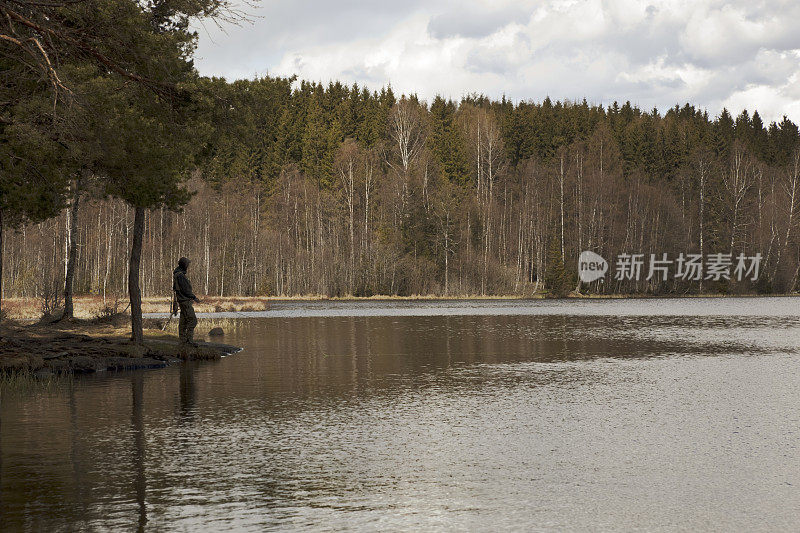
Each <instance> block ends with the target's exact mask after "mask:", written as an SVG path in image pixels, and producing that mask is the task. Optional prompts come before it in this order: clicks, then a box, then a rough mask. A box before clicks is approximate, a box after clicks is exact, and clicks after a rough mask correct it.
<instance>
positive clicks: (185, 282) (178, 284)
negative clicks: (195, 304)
mask: <svg viewBox="0 0 800 533" xmlns="http://www.w3.org/2000/svg"><path fill="white" fill-rule="evenodd" d="M172 290H173V291H175V295H176V296H177V297H178V301H179V302H188V301H191V300H197V296H195V295H194V293H193V292H192V284H191V283H190V282H189V278H187V277H186V267H184V266H183V265H178V268H176V269H175V270H173V271H172Z"/></svg>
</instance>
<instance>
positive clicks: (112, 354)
mask: <svg viewBox="0 0 800 533" xmlns="http://www.w3.org/2000/svg"><path fill="white" fill-rule="evenodd" d="M83 329H86V328H85V327H84V328H83ZM92 333H94V334H86V333H82V332H80V333H79V332H75V331H69V330H65V329H55V330H54V329H51V328H45V327H40V326H39V327H30V326H28V327H14V328H3V331H2V338H0V373H30V374H34V375H39V376H47V375H53V374H87V373H93V372H105V371H119V370H137V369H150V368H163V367H166V366H169V365H170V364H173V363H176V362H180V361H191V360H215V359H220V358H221V357H224V356H226V355H231V354H234V353H236V352H238V351H240V348H238V347H236V346H231V345H228V344H220V343H212V342H199V343H198V346H197V347H196V348H194V347H185V346H181V345H180V344H179V343H178V341H177V340H176V339H174V338H171V337H169V336H166V335H163V334H159V333H160V332H157V333H154V334H151V335H150V336H146V338H145V342H144V345H142V346H137V345H135V344H133V343H131V342H130V341H129V340H127V338H125V337H120V336H119V335H115V334H114V333H116V332H115V331H114V332H110V331H108V330H103V329H99V330H97V331H94V332H92ZM109 333H111V334H110V335H109Z"/></svg>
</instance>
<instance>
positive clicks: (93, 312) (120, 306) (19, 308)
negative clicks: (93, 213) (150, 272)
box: [3, 293, 800, 321]
mask: <svg viewBox="0 0 800 533" xmlns="http://www.w3.org/2000/svg"><path fill="white" fill-rule="evenodd" d="M797 296H800V294H797V293H789V294H717V293H704V294H662V295H653V294H574V293H573V294H570V295H569V296H566V297H563V298H550V297H548V296H546V295H544V294H532V295H518V294H508V295H468V296H443V295H411V296H391V295H375V296H322V295H303V296H223V297H221V298H220V297H218V296H200V303H197V304H195V311H196V312H197V313H201V314H207V313H224V312H259V311H268V310H269V308H270V306H271V305H273V304H280V303H290V302H297V303H302V302H309V303H314V302H317V303H319V302H437V301H438V302H447V301H451V302H462V301H470V300H473V301H474V300H478V301H487V302H488V301H500V300H514V301H526V300H527V301H530V300H576V301H579V300H634V299H643V300H659V299H661V300H675V299H690V298H691V299H699V298H719V299H726V298H786V297H789V298H794V297H797ZM114 305H115V304H114V300H113V299H111V298H107V299H106V302H105V303H104V302H103V299H102V298H101V297H99V296H85V295H84V296H76V297H75V314H76V317H77V318H84V319H93V318H97V317H99V316H102V315H103V314H104V312H107V311H108V309H109V308H114ZM126 307H127V300H126V299H120V300H118V301H116V310H117V311H118V312H124V311H125V310H126ZM169 307H170V296H169V295H163V296H148V297H145V298H143V299H142V311H143V313H144V314H145V316H148V315H150V316H153V315H163V314H166V313H168V312H169ZM3 311H4V314H5V316H6V317H7V318H10V319H12V320H23V321H28V320H38V319H39V318H41V316H42V311H41V301H40V300H39V299H38V298H6V299H4V300H3Z"/></svg>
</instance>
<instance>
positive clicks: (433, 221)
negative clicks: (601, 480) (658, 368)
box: [4, 77, 800, 296]
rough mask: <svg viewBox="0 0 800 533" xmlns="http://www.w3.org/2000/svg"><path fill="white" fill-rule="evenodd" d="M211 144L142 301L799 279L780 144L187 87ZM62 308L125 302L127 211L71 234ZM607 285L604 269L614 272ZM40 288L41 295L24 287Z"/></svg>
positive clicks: (504, 108) (798, 140) (674, 125)
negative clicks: (70, 267)
mask: <svg viewBox="0 0 800 533" xmlns="http://www.w3.org/2000/svg"><path fill="white" fill-rule="evenodd" d="M202 83H203V84H204V89H203V90H205V91H207V92H208V94H210V95H213V99H214V102H215V104H214V106H213V109H212V117H211V119H210V123H211V124H212V126H213V135H211V136H210V137H209V140H208V141H207V142H206V143H205V144H204V146H203V148H202V153H201V155H200V156H199V157H198V158H197V163H196V165H195V167H194V174H193V176H194V177H193V179H192V181H191V183H190V189H191V190H192V191H193V192H194V195H193V196H192V199H191V200H190V201H189V202H188V203H187V204H186V205H185V206H184V207H183V209H182V211H180V212H173V211H170V210H168V209H167V208H164V207H161V208H159V209H156V210H149V211H148V212H147V217H146V220H145V239H144V248H143V254H142V273H143V278H142V287H143V290H144V293H145V294H149V295H156V294H167V293H168V292H169V290H170V288H171V268H172V267H173V266H174V265H173V264H174V263H175V261H176V259H177V258H178V257H180V256H181V255H186V256H188V257H190V258H192V259H193V265H192V278H193V279H194V282H195V285H196V287H197V289H198V291H199V292H201V293H205V294H214V295H276V296H293V295H328V296H346V295H356V296H370V295H413V294H435V295H443V296H445V295H451V296H461V295H475V294H503V295H510V294H518V295H530V294H533V293H536V292H540V291H543V290H544V291H549V292H551V293H554V294H565V293H567V292H569V291H571V290H576V289H577V290H580V291H581V292H584V293H654V294H683V293H697V292H721V293H742V292H748V293H750V292H762V293H763V292H788V291H792V290H794V289H795V286H796V284H797V278H798V267H800V255H799V254H800V235H798V230H799V229H800V228H798V222H800V221H799V220H798V215H799V213H798V203H800V197H798V193H799V192H800V183H799V182H798V178H799V177H800V175H799V174H798V172H799V171H800V168H798V167H799V165H800V161H798V154H800V150H798V147H799V146H800V137H798V128H797V126H796V125H795V124H794V123H793V122H791V121H790V120H788V119H786V118H784V119H783V120H782V121H781V122H780V123H772V124H768V125H767V124H764V123H763V121H762V119H761V118H760V116H759V114H758V113H757V112H754V113H753V114H752V115H750V114H749V113H748V112H747V111H743V112H742V113H741V114H739V115H738V116H736V117H733V116H731V114H730V113H729V112H728V111H727V110H723V111H722V112H721V114H720V115H718V116H717V117H714V118H713V119H712V118H710V117H709V116H708V114H707V113H706V112H704V111H701V110H698V109H696V108H694V107H692V106H691V105H688V104H687V105H684V106H683V107H679V106H676V107H674V108H672V109H669V110H667V111H666V112H665V113H663V114H662V113H660V112H659V111H658V110H655V109H654V110H651V111H643V110H641V109H638V108H637V107H636V106H634V105H632V104H630V103H629V102H626V103H625V104H623V105H619V104H617V103H614V104H612V105H610V106H605V107H604V106H599V105H590V104H588V103H587V102H585V101H584V102H552V101H551V100H550V99H549V98H546V99H545V100H544V101H542V102H532V101H522V102H518V103H513V102H511V101H509V100H506V99H501V100H492V99H489V98H487V97H484V96H480V95H473V96H469V97H465V98H463V99H462V100H461V101H459V102H454V101H451V100H446V99H443V98H441V97H436V98H434V99H433V100H432V101H431V102H429V103H428V102H424V101H421V100H419V99H418V98H417V97H415V96H413V95H412V96H410V97H409V96H399V97H398V96H396V95H394V94H393V91H392V89H391V88H390V87H385V88H383V89H381V90H380V91H379V92H376V91H369V90H367V89H366V88H360V87H358V86H356V85H353V86H352V87H348V86H345V85H343V84H341V83H331V84H329V85H327V86H323V85H321V84H317V83H308V82H304V81H301V82H297V81H296V80H294V79H287V78H279V77H278V78H273V77H263V78H260V79H254V80H241V81H235V82H232V83H228V82H226V81H225V80H222V79H204V80H202ZM70 215H71V213H70V211H69V210H68V209H65V210H64V211H63V212H62V213H61V215H60V216H59V217H56V218H54V219H51V220H48V221H46V222H43V223H42V224H39V225H32V226H28V227H24V228H22V229H21V231H19V232H17V233H15V234H14V235H13V237H12V238H10V239H9V242H8V244H7V246H8V248H7V250H8V253H7V254H4V255H5V256H6V257H7V260H8V263H7V265H6V268H7V269H8V271H9V272H10V276H9V277H8V278H7V282H6V286H5V289H4V290H5V291H6V294H13V295H23V296H36V295H38V294H40V293H41V292H42V291H45V292H46V291H48V290H49V291H53V290H57V288H58V287H59V286H60V284H61V283H62V279H63V275H64V270H65V264H66V257H67V250H68V248H67V243H68V237H67V236H68V234H69V224H70V222H69V219H70ZM78 218H79V224H78V228H79V229H78V231H77V233H76V239H77V242H78V255H77V258H78V260H77V264H76V268H77V270H76V287H77V290H78V291H79V292H81V293H91V294H103V295H104V296H106V295H109V294H118V293H120V292H121V291H123V290H124V287H125V278H126V269H127V265H128V260H129V252H128V249H129V248H130V243H131V224H132V222H131V212H130V209H129V208H126V206H125V205H124V204H123V203H120V202H114V201H108V200H94V201H91V202H89V203H86V204H84V207H82V209H81V213H80V214H79V217H78ZM582 250H593V251H595V252H597V253H599V254H600V255H602V256H603V257H606V258H607V259H609V260H610V261H613V258H614V257H616V255H617V254H620V253H641V254H644V255H645V257H649V255H650V254H657V255H658V256H659V257H661V256H662V254H663V253H667V254H668V256H669V257H671V258H674V257H677V256H678V254H680V253H700V254H703V255H704V256H707V255H708V254H717V253H731V254H733V257H734V258H735V257H736V256H737V255H738V254H740V253H743V254H746V255H748V256H752V255H755V254H757V253H760V254H761V255H762V257H763V260H762V263H761V272H760V276H759V279H758V281H757V282H753V281H752V280H749V279H748V280H743V281H741V282H740V281H737V280H731V281H728V280H724V279H723V280H719V281H711V280H706V281H704V280H693V281H686V280H679V279H674V278H673V277H670V278H669V279H667V280H666V281H664V280H663V279H658V278H655V279H651V280H649V281H648V280H646V279H645V277H646V276H644V275H643V276H642V277H641V279H639V280H615V279H614V278H613V276H608V277H606V279H605V280H604V281H598V282H594V283H592V284H589V285H582V286H579V285H578V282H577V258H578V255H579V254H580V252H581V251H582ZM612 268H613V265H612ZM43 283H44V284H45V286H42V284H43Z"/></svg>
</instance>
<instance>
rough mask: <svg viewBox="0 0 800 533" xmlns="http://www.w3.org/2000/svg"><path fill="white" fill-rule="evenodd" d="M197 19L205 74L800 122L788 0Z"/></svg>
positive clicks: (798, 50) (465, 1)
mask: <svg viewBox="0 0 800 533" xmlns="http://www.w3.org/2000/svg"><path fill="white" fill-rule="evenodd" d="M249 12H250V13H251V15H252V17H251V18H252V23H251V24H244V25H242V26H241V27H236V26H226V27H225V31H224V32H223V31H220V30H218V29H217V28H216V27H214V25H213V24H208V23H206V24H205V27H203V28H199V32H200V43H199V47H198V51H197V62H196V64H197V67H198V69H199V71H200V73H201V74H204V75H217V76H224V77H226V78H228V79H229V80H231V79H235V78H252V77H254V76H256V75H263V74H269V75H283V76H289V75H292V74H296V75H297V76H298V77H299V78H301V79H307V80H312V81H322V82H325V83H327V82H328V81H330V80H332V79H333V80H341V81H343V82H346V83H348V84H350V83H353V82H358V83H359V84H360V85H362V84H366V85H367V86H368V87H370V88H373V89H379V88H380V87H381V86H383V85H385V84H388V83H391V85H392V87H393V88H394V89H395V92H397V93H398V94H399V93H402V92H404V93H412V92H415V93H417V94H418V95H420V97H422V98H424V99H427V100H429V101H430V99H431V97H432V96H434V95H436V94H441V95H443V96H446V97H452V98H455V99H458V98H460V97H461V96H462V95H465V94H469V93H472V92H479V93H484V94H487V95H489V96H492V97H497V98H499V97H500V96H502V95H503V94H505V95H506V96H507V97H509V98H511V99H513V100H514V101H518V100H521V99H526V100H527V99H530V100H535V101H540V100H542V99H544V98H545V96H548V95H549V96H550V97H551V98H553V99H559V100H563V99H571V100H581V99H583V98H586V99H587V100H588V101H589V102H590V103H596V104H597V103H602V104H604V105H607V104H610V103H612V102H613V101H614V100H618V101H620V102H624V101H625V100H630V101H631V102H633V103H636V104H638V105H639V106H640V107H642V108H644V109H651V108H652V107H654V106H656V107H658V108H659V110H661V111H662V112H663V111H664V110H665V109H666V108H668V107H671V106H673V105H675V104H676V103H685V102H687V101H688V102H691V103H693V104H695V105H697V106H699V107H701V108H706V109H708V111H709V112H710V113H711V114H712V115H716V114H717V113H718V112H719V111H720V110H721V109H722V107H723V106H725V107H727V108H728V109H729V110H731V112H732V113H734V114H737V113H738V112H739V111H741V109H743V108H745V107H746V108H747V109H749V110H750V111H751V112H752V111H753V110H754V109H758V111H759V112H760V113H761V115H762V116H763V117H764V119H765V121H771V120H780V118H781V117H782V116H783V115H787V116H789V118H791V119H792V120H794V121H795V122H800V30H798V27H797V22H798V21H799V20H800V1H798V0H770V1H758V0H734V1H727V2H723V1H717V0H659V1H655V0H651V1H639V0H540V1H528V0H514V1H507V0H492V1H485V0H424V1H422V0H399V1H366V0H337V1H325V0H294V1H281V2H278V1H273V0H261V3H260V6H259V7H257V8H256V9H250V10H249Z"/></svg>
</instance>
